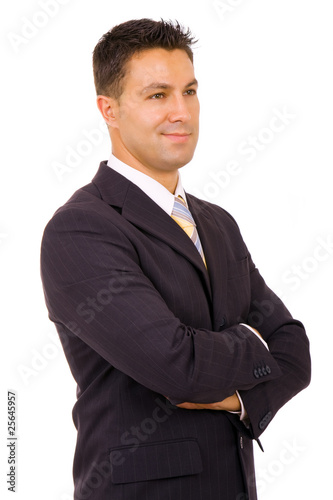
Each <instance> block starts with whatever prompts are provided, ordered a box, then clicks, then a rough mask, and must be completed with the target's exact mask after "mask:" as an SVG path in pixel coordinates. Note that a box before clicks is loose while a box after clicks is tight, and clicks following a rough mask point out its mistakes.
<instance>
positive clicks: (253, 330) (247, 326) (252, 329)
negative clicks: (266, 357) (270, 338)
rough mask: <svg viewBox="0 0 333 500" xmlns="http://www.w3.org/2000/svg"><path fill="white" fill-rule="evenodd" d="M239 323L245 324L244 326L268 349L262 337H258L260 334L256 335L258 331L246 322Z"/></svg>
mask: <svg viewBox="0 0 333 500" xmlns="http://www.w3.org/2000/svg"><path fill="white" fill-rule="evenodd" d="M239 324H240V325H242V326H246V328H248V329H249V330H251V332H252V333H254V335H255V336H256V337H257V338H258V339H259V340H260V341H261V342H262V343H263V344H264V346H265V347H266V349H267V350H269V349H268V345H267V344H266V342H265V341H264V339H263V338H262V337H260V335H258V333H257V332H256V331H255V329H254V328H252V327H251V326H249V325H247V324H246V323H239Z"/></svg>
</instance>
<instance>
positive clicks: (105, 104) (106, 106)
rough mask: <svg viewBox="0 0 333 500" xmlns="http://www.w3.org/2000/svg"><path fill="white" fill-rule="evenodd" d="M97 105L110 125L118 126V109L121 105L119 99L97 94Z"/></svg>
mask: <svg viewBox="0 0 333 500" xmlns="http://www.w3.org/2000/svg"><path fill="white" fill-rule="evenodd" d="M96 102H97V107H98V109H99V110H100V112H101V115H102V116H103V119H104V121H105V123H107V125H108V126H109V127H114V128H118V124H117V118H116V110H117V108H118V107H119V106H118V104H117V101H116V100H115V99H112V98H111V97H107V96H105V95H98V96H97V100H96Z"/></svg>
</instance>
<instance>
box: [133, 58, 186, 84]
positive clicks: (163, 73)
mask: <svg viewBox="0 0 333 500" xmlns="http://www.w3.org/2000/svg"><path fill="white" fill-rule="evenodd" d="M193 79H194V67H193V64H192V62H191V60H190V58H189V56H188V55H187V53H186V52H185V50H181V49H174V50H166V49H162V48H156V49H148V50H144V51H142V52H138V53H135V54H134V55H133V56H132V57H131V59H130V60H129V61H128V63H127V65H126V77H125V81H126V86H127V85H132V84H133V85H136V86H138V85H139V86H140V85H142V87H145V86H147V85H149V84H150V83H151V82H158V81H161V83H162V82H163V83H167V84H169V85H172V86H173V85H186V84H188V83H189V81H191V80H193Z"/></svg>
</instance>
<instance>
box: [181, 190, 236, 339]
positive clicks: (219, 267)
mask: <svg viewBox="0 0 333 500" xmlns="http://www.w3.org/2000/svg"><path fill="white" fill-rule="evenodd" d="M186 196H187V201H188V205H189V209H190V211H191V213H192V215H193V218H194V219H195V221H196V224H197V229H198V233H199V236H200V240H201V243H202V247H203V250H204V253H205V257H206V262H207V270H208V274H209V279H210V284H211V290H212V302H213V318H212V319H213V325H214V326H213V327H214V330H220V329H221V327H222V326H224V321H226V311H227V279H228V274H227V273H228V266H227V256H226V246H225V238H224V237H223V231H222V230H221V229H220V228H219V226H218V225H217V223H216V221H215V219H214V217H213V215H212V213H211V211H210V210H208V208H207V207H206V206H205V203H204V202H202V201H201V200H198V199H197V198H195V197H193V196H191V195H188V194H186Z"/></svg>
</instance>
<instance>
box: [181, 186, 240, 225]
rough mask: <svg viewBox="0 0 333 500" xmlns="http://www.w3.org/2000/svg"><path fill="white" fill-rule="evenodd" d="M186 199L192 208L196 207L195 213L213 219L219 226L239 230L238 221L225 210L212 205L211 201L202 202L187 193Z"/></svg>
mask: <svg viewBox="0 0 333 500" xmlns="http://www.w3.org/2000/svg"><path fill="white" fill-rule="evenodd" d="M186 197H187V198H188V200H189V203H190V204H191V206H193V207H194V209H195V211H197V212H199V213H203V214H206V215H209V216H210V217H213V218H214V219H215V221H216V222H217V223H218V224H225V225H227V226H230V227H235V228H237V229H238V224H237V222H236V220H235V219H234V217H233V216H232V215H231V214H230V213H229V212H227V211H226V210H225V209H224V208H222V207H220V206H219V205H215V204H214V203H210V202H209V201H205V200H201V199H200V198H197V197H196V196H193V195H192V194H188V193H186Z"/></svg>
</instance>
